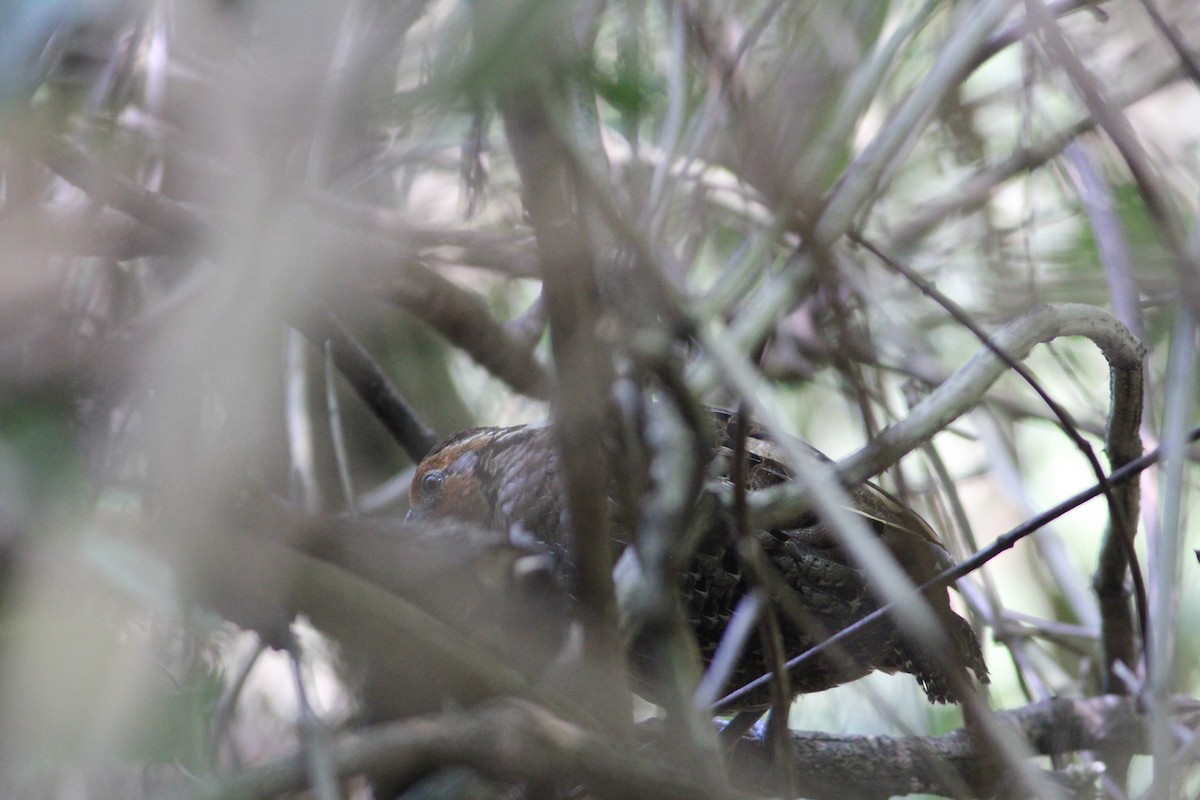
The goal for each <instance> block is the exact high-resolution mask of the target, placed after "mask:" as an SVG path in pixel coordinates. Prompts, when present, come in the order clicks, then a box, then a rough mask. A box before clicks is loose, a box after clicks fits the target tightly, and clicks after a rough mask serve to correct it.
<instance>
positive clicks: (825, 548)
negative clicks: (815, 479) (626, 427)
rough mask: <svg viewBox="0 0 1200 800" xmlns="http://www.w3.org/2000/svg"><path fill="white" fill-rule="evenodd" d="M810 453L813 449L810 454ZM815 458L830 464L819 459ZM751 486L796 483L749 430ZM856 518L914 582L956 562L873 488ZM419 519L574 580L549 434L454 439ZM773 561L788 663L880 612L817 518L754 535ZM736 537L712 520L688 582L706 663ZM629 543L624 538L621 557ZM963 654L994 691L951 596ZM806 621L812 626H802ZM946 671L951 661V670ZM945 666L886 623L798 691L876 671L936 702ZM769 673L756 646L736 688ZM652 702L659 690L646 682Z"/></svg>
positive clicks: (738, 589) (432, 475)
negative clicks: (532, 544)
mask: <svg viewBox="0 0 1200 800" xmlns="http://www.w3.org/2000/svg"><path fill="white" fill-rule="evenodd" d="M713 417H714V420H715V421H716V423H717V426H716V427H717V432H716V438H715V445H716V452H715V453H714V457H715V458H718V459H724V461H723V463H724V467H723V470H724V473H725V474H726V475H728V473H729V472H730V469H729V466H728V464H729V459H730V456H731V454H732V448H733V441H734V439H733V436H734V425H735V417H734V416H733V415H732V414H729V413H727V412H723V411H714V412H713ZM806 447H807V445H806ZM809 450H810V451H811V452H812V454H813V456H814V457H816V458H818V459H822V460H827V459H825V456H823V455H822V454H820V453H819V452H817V451H816V450H815V449H812V448H809ZM746 453H747V456H746V458H747V488H748V489H749V490H751V491H753V490H756V489H761V488H764V487H766V486H771V485H774V484H778V483H781V482H783V481H786V480H787V479H788V478H789V470H788V468H787V467H786V466H785V465H784V464H783V462H782V460H781V458H780V455H779V453H778V448H777V446H776V445H775V444H774V443H773V442H771V441H770V440H769V439H768V438H767V437H766V436H765V435H764V434H763V433H762V432H761V431H759V430H757V429H753V428H752V429H751V430H750V431H749V434H748V440H747V447H746ZM849 495H850V500H851V510H852V511H854V512H855V513H857V514H859V515H861V516H862V517H863V518H864V520H865V521H866V522H867V523H868V524H869V525H870V527H871V528H872V530H874V531H875V533H876V534H877V535H878V536H879V538H880V541H881V542H882V543H883V544H884V546H885V547H886V548H887V549H888V550H889V551H890V552H891V554H892V555H893V556H895V558H896V560H897V562H898V563H899V564H900V565H901V567H903V568H904V570H905V571H906V572H907V574H908V575H909V577H910V578H911V579H912V581H913V582H914V583H916V584H920V583H923V582H925V581H927V580H929V579H930V578H932V577H934V576H935V575H937V574H938V572H940V571H941V569H942V568H943V567H944V566H945V565H946V564H948V563H949V562H950V556H949V554H948V553H947V551H946V549H945V547H944V546H943V545H942V544H941V542H940V541H939V540H938V538H937V535H936V534H935V533H934V532H933V530H932V529H931V528H930V527H929V525H928V524H927V523H926V522H925V521H924V520H923V519H921V517H920V516H918V515H917V514H916V513H915V512H914V511H912V510H911V509H909V508H907V507H906V506H905V505H903V504H902V503H900V502H899V501H898V500H897V499H896V498H894V497H893V496H891V495H890V494H888V493H887V492H885V491H883V490H882V489H879V488H878V487H876V486H874V485H872V484H863V485H862V486H859V487H856V488H853V489H851V490H849ZM409 500H410V506H411V510H410V512H409V518H410V520H414V521H419V520H423V519H437V518H443V517H450V518H456V519H464V520H469V521H472V522H476V523H479V524H481V525H484V526H486V527H489V528H492V529H495V530H500V531H504V532H506V533H507V534H508V535H509V536H510V537H512V538H513V539H514V540H515V541H526V540H529V539H533V540H537V541H539V542H541V543H542V544H543V545H544V546H545V547H547V548H548V549H549V550H550V552H551V553H552V554H553V556H554V557H555V559H556V561H557V563H558V564H559V569H560V572H561V573H562V574H563V575H566V574H569V564H570V555H571V554H570V537H569V531H568V519H567V514H566V508H565V501H564V499H563V492H562V485H561V477H560V473H559V457H558V453H557V450H556V448H555V444H554V439H553V436H552V431H551V429H550V428H549V427H527V426H517V427H512V428H473V429H471V430H466V431H462V432H460V433H457V434H454V435H453V436H450V437H449V438H447V439H446V440H444V441H443V442H441V443H440V444H439V445H438V446H437V447H435V448H434V450H433V451H432V452H430V453H429V455H428V456H426V458H425V459H424V460H423V461H422V462H421V463H420V464H419V465H418V467H417V471H416V474H415V476H414V477H413V482H412V487H411V490H410V494H409ZM753 535H754V537H755V538H756V540H757V541H758V543H759V544H760V545H761V547H762V549H763V551H764V553H765V555H766V557H767V561H768V562H769V563H770V564H772V565H773V566H774V568H775V569H777V570H778V572H779V575H780V576H781V577H782V583H784V584H786V585H787V586H788V587H790V589H791V590H792V591H791V598H792V599H793V600H796V601H798V603H797V602H793V603H791V607H792V610H793V612H798V613H799V614H800V616H802V618H803V619H802V620H798V619H796V613H793V614H791V615H788V614H783V615H781V623H782V633H783V639H784V645H785V648H786V651H787V654H788V656H789V657H791V656H794V655H796V654H798V653H801V652H803V651H804V650H806V649H807V648H809V647H811V646H812V645H813V644H815V643H816V642H818V641H821V640H822V639H824V638H825V637H826V636H827V635H828V634H830V633H833V632H836V631H838V630H841V629H842V628H845V627H846V626H848V625H850V624H851V623H853V622H855V621H856V620H858V619H861V618H862V617H863V616H865V615H866V614H868V613H870V612H871V611H873V610H874V609H876V608H878V606H879V599H878V598H877V597H876V596H875V595H874V593H873V592H872V590H871V585H870V581H869V579H868V577H867V575H866V573H865V572H864V571H862V570H860V569H858V568H856V567H855V566H854V564H853V562H852V561H851V560H850V559H849V557H848V556H847V555H846V553H845V552H844V551H843V550H842V548H841V547H840V545H839V544H838V541H837V538H836V536H835V535H834V534H833V532H832V531H831V530H830V529H829V528H828V526H826V525H824V524H823V523H822V522H821V520H820V519H819V518H818V517H816V516H810V517H809V518H808V519H805V520H802V521H801V522H800V524H798V525H796V526H795V527H792V528H788V529H780V530H769V531H768V530H763V531H755V532H754V533H753ZM735 540H736V532H735V530H734V529H733V526H732V524H731V523H730V522H729V521H728V520H727V519H724V518H714V519H713V521H712V525H711V529H710V531H709V533H708V535H707V536H705V537H704V539H703V540H702V542H701V543H700V546H699V548H698V549H697V552H696V553H695V555H694V557H693V559H692V561H691V563H690V564H689V565H688V566H687V569H686V570H684V572H683V574H682V575H681V576H680V591H681V597H682V599H683V605H684V609H685V613H686V614H687V617H688V619H689V621H690V623H691V625H692V627H693V629H694V631H695V634H696V640H697V643H698V644H699V646H700V650H701V654H702V656H703V658H704V660H705V662H706V663H707V662H708V661H709V659H711V658H712V656H713V654H714V653H715V652H716V649H717V646H718V644H719V643H720V640H721V635H722V633H723V632H724V630H725V627H726V626H727V624H728V623H729V620H730V617H731V615H732V614H733V611H734V609H735V608H736V607H737V604H738V601H739V600H740V599H741V597H742V595H743V594H744V593H745V591H746V588H747V584H746V578H745V576H744V573H743V569H742V565H741V563H740V560H739V558H738V555H737V549H736V541H735ZM623 546H624V544H623V536H622V535H621V534H620V532H619V530H618V531H615V532H614V551H619V550H620V549H621V548H622V547H623ZM929 602H930V605H931V607H932V609H933V611H934V614H935V616H936V617H937V618H938V619H939V621H940V622H941V623H942V625H943V627H944V629H945V632H946V634H947V636H948V637H949V640H950V642H951V646H952V648H953V650H954V652H953V653H951V654H949V655H950V659H949V661H951V662H954V663H957V664H960V665H961V668H962V669H963V670H964V672H963V674H964V676H965V675H966V674H967V673H966V670H967V669H969V670H970V671H971V672H973V673H974V675H975V677H976V678H977V679H978V680H980V681H983V682H986V681H987V668H986V666H985V665H984V662H983V657H982V654H981V652H980V647H979V642H978V640H977V639H976V637H975V634H974V633H973V632H972V630H971V628H970V626H969V625H968V624H967V622H966V621H965V620H964V619H962V618H961V617H960V616H958V615H957V614H955V613H954V612H953V611H952V610H951V608H950V603H949V596H948V593H947V592H946V591H945V590H942V591H940V592H935V593H933V595H932V596H931V597H930V598H929ZM801 622H803V624H800V623H801ZM640 658H642V656H640V655H639V653H637V652H635V653H634V654H633V655H632V661H633V665H634V670H633V672H634V677H635V679H637V678H639V677H641V678H645V676H647V675H650V674H651V672H652V671H651V670H647V669H645V668H644V667H645V665H644V664H643V665H640V666H639V663H638V662H639V659H640ZM943 661H944V660H943ZM943 666H944V664H939V663H938V662H937V660H935V659H933V658H931V657H929V656H928V655H927V654H925V653H922V652H921V649H920V648H919V647H916V646H915V645H913V644H911V643H909V642H907V641H906V640H905V637H903V636H902V635H901V634H900V632H899V631H898V630H897V628H896V626H895V624H894V623H892V622H891V621H889V620H884V621H883V622H881V623H880V624H878V625H876V626H874V627H873V628H872V629H871V630H870V631H868V632H867V633H865V634H864V635H861V636H858V637H855V638H853V639H852V640H851V641H850V642H848V643H847V644H846V646H845V647H844V648H842V649H841V651H840V653H836V652H835V653H834V654H833V655H830V656H828V657H821V658H818V659H816V660H814V661H813V662H810V664H809V665H808V666H807V667H805V668H804V669H802V670H800V671H799V672H798V673H797V674H794V675H793V679H792V690H793V691H794V692H796V693H804V692H815V691H820V690H822V689H828V688H830V687H833V686H837V685H839V684H842V683H846V682H847V681H852V680H856V679H857V678H860V677H862V676H864V675H866V674H867V673H869V672H871V671H873V670H882V671H884V672H907V673H910V674H912V675H913V676H914V677H915V678H916V679H917V681H918V682H919V683H920V684H921V686H922V688H924V690H925V692H926V694H927V695H928V696H929V698H930V699H931V700H933V701H936V702H949V701H950V700H952V699H953V697H954V694H953V691H952V689H951V688H950V682H949V681H948V679H947V675H946V674H945V671H944V669H943ZM766 671H767V665H766V662H765V660H764V657H763V653H762V648H761V647H760V645H759V644H758V643H757V642H756V641H754V642H751V643H750V645H749V646H748V647H747V650H746V652H745V654H744V655H743V657H742V659H741V661H740V663H739V665H738V667H737V668H736V670H735V671H734V674H733V675H732V676H731V677H730V680H729V684H728V688H729V689H733V688H736V687H737V686H740V685H741V684H743V683H745V682H747V681H749V680H751V679H753V678H755V677H757V676H759V675H761V674H763V673H764V672H766ZM640 688H644V689H648V690H649V691H648V694H649V695H651V696H652V695H653V691H652V687H649V686H648V685H645V684H643V686H642V687H640ZM768 704H769V695H768V694H767V691H766V690H765V689H764V691H762V692H759V693H756V694H755V695H753V696H751V697H749V698H746V700H745V701H744V702H743V704H742V705H741V708H743V709H754V708H762V707H766V706H767V705H768Z"/></svg>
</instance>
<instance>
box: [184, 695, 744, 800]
mask: <svg viewBox="0 0 1200 800" xmlns="http://www.w3.org/2000/svg"><path fill="white" fill-rule="evenodd" d="M331 750H332V754H333V759H334V763H335V764H336V765H337V770H338V774H339V775H340V776H350V775H355V774H359V773H363V772H369V773H376V774H380V775H384V776H386V777H387V778H388V779H389V780H390V783H391V784H392V785H401V786H403V785H406V784H408V783H411V782H413V781H415V780H417V779H418V778H421V777H423V776H424V775H427V774H429V773H430V772H432V771H433V770H435V769H437V768H439V767H444V766H455V765H467V766H470V767H472V768H474V769H475V770H477V771H478V772H479V773H481V774H483V775H485V776H487V777H490V778H493V779H496V780H501V781H527V780H532V781H540V782H547V781H557V780H569V781H572V782H583V783H586V784H587V785H588V786H589V787H591V788H592V789H593V790H595V792H596V794H597V795H599V796H602V797H653V798H679V800H688V799H689V798H698V799H700V800H705V799H706V798H718V797H738V796H740V795H738V794H737V793H735V792H732V791H729V790H727V789H725V788H724V787H722V786H719V785H714V784H712V783H708V782H702V781H698V780H696V779H695V778H694V777H687V776H684V775H680V774H677V773H674V772H673V771H672V770H670V769H668V768H666V767H665V766H664V765H662V764H659V763H654V762H651V761H649V760H647V759H646V758H643V757H638V756H635V755H627V754H625V753H622V752H619V751H618V750H616V749H614V748H613V746H612V745H611V744H610V743H609V742H608V741H607V740H606V739H605V738H604V737H602V736H600V735H597V734H595V733H592V732H591V731H588V730H587V729H585V728H581V727H579V726H576V725H574V724H572V723H570V722H568V721H566V720H564V719H562V718H560V717H556V716H555V715H553V714H551V713H550V712H548V711H546V710H545V709H543V708H540V707H538V706H536V705H534V704H532V703H528V702H523V701H517V700H506V701H501V702H497V703H495V704H492V705H490V706H488V707H486V708H480V709H478V710H476V711H474V712H452V713H446V714H438V715H433V716H425V717H417V718H413V719H409V720H404V721H402V722H397V723H393V724H389V725H381V726H379V727H377V728H373V729H371V730H369V731H367V732H366V733H364V734H362V735H359V736H347V737H344V738H342V739H341V740H340V741H338V742H336V743H335V744H334V745H333V747H332V748H331ZM304 788H305V769H304V760H303V759H302V758H301V757H299V756H292V757H289V758H285V759H282V760H280V761H277V762H275V763H273V764H268V765H266V766H262V767H254V768H251V769H247V770H244V771H243V772H241V773H239V774H237V775H236V776H234V777H233V778H232V779H230V780H227V781H224V782H222V783H221V784H219V785H218V786H215V787H211V788H210V789H209V791H206V792H205V793H204V794H202V795H200V796H202V797H262V798H268V797H278V796H279V795H281V794H284V793H287V792H295V791H300V790H303V789H304Z"/></svg>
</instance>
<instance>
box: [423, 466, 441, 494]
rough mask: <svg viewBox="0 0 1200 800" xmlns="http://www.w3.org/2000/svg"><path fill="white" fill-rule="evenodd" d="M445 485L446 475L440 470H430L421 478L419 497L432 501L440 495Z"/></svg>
mask: <svg viewBox="0 0 1200 800" xmlns="http://www.w3.org/2000/svg"><path fill="white" fill-rule="evenodd" d="M445 485H446V473H444V472H442V471H441V470H440V469H434V470H430V471H429V472H426V473H425V476H424V477H423V478H421V496H422V497H423V498H425V499H432V498H434V497H437V496H438V495H439V494H441V493H442V487H443V486H445Z"/></svg>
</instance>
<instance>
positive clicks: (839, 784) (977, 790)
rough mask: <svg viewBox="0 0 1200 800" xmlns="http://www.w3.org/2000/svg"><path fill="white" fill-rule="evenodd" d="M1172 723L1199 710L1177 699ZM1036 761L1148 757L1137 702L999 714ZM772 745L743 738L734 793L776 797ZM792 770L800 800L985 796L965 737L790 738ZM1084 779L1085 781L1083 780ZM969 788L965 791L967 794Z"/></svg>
mask: <svg viewBox="0 0 1200 800" xmlns="http://www.w3.org/2000/svg"><path fill="white" fill-rule="evenodd" d="M1171 712H1172V714H1173V716H1174V719H1175V722H1176V723H1178V724H1183V725H1187V726H1191V725H1194V724H1195V722H1196V721H1197V718H1198V717H1200V703H1197V701H1196V700H1195V699H1194V698H1190V697H1176V698H1174V699H1173V702H1172V704H1171ZM997 717H999V718H1000V719H1001V720H1002V721H1003V722H1004V723H1005V724H1006V725H1008V726H1009V727H1010V728H1011V729H1013V730H1014V731H1017V732H1019V733H1020V736H1021V737H1022V738H1023V739H1024V740H1025V741H1026V742H1027V743H1028V745H1029V747H1030V748H1031V749H1032V750H1033V752H1034V753H1036V754H1037V755H1059V754H1065V753H1073V752H1078V751H1081V750H1100V751H1105V752H1112V751H1114V750H1115V751H1120V752H1124V753H1133V754H1136V753H1148V752H1150V736H1149V720H1148V718H1147V716H1146V715H1145V714H1144V712H1143V711H1142V710H1141V709H1140V708H1139V707H1138V703H1137V702H1136V701H1135V700H1132V699H1130V698H1127V697H1120V696H1115V695H1104V696H1100V697H1092V698H1087V699H1071V698H1055V699H1052V700H1044V701H1041V702H1038V703H1031V704H1029V705H1027V706H1022V707H1021V708H1017V709H1013V710H1010V711H1001V712H997ZM769 748H770V743H769V742H766V741H763V740H762V739H744V740H743V741H742V742H741V743H739V746H738V748H737V749H736V750H735V751H734V753H733V758H732V764H731V773H732V779H733V781H734V783H735V785H737V786H738V787H739V788H743V789H747V790H750V791H756V792H762V793H770V792H778V791H781V790H782V788H783V787H784V784H783V783H782V778H783V773H782V771H781V770H779V769H772V768H771V766H770V765H769V758H770V752H769ZM791 757H792V763H793V764H794V765H795V767H796V770H795V771H796V774H797V775H798V776H800V779H801V785H800V786H799V787H798V788H799V790H800V791H801V793H802V794H803V795H804V796H805V797H811V798H814V800H821V798H842V797H862V798H877V797H878V798H884V797H892V796H894V795H907V794H912V793H916V792H921V793H930V794H937V795H944V796H946V797H983V796H987V794H986V788H985V787H986V786H987V785H988V779H989V777H990V778H992V779H994V776H988V775H984V774H981V768H982V765H983V764H985V763H986V760H985V759H984V758H983V757H982V756H981V754H980V753H979V752H978V751H977V748H976V746H975V742H973V741H972V739H971V736H970V734H969V733H968V732H967V731H965V730H957V731H954V732H952V733H947V734H944V735H941V736H832V735H829V734H823V733H808V732H799V731H797V732H795V733H793V734H792V738H791ZM1085 777H1087V776H1085ZM964 789H966V790H967V791H964Z"/></svg>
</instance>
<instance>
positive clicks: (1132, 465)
mask: <svg viewBox="0 0 1200 800" xmlns="http://www.w3.org/2000/svg"><path fill="white" fill-rule="evenodd" d="M1198 439H1200V428H1196V429H1194V430H1193V431H1192V432H1191V434H1190V435H1189V436H1188V441H1189V442H1194V441H1196V440H1198ZM1160 456H1161V450H1154V451H1152V452H1150V453H1146V454H1145V455H1143V456H1141V457H1140V458H1137V459H1134V460H1133V461H1130V462H1129V463H1127V464H1125V465H1124V466H1122V467H1121V468H1120V469H1117V470H1114V471H1113V472H1111V473H1110V474H1109V475H1108V483H1109V484H1110V485H1116V484H1119V483H1122V482H1124V481H1127V480H1129V479H1131V478H1133V477H1134V476H1136V475H1137V474H1138V473H1140V472H1141V471H1142V470H1144V469H1146V468H1148V467H1150V466H1153V465H1154V464H1155V463H1157V462H1158V460H1159V458H1160ZM1103 493H1104V490H1103V487H1102V486H1101V485H1100V484H1094V485H1093V486H1092V487H1091V488H1089V489H1085V490H1084V491H1082V492H1079V493H1078V494H1075V495H1072V496H1071V497H1070V498H1068V499H1066V500H1064V501H1063V502H1061V503H1059V504H1058V505H1056V506H1054V507H1053V508H1050V509H1047V510H1046V511H1043V512H1042V513H1041V514H1038V515H1037V516H1035V517H1032V518H1030V519H1028V520H1026V521H1025V522H1023V523H1021V524H1020V525H1018V526H1017V527H1015V528H1013V529H1012V530H1010V531H1009V532H1008V533H1006V534H1004V535H1003V536H1001V537H999V538H998V539H996V541H995V542H993V543H992V544H991V545H989V546H988V547H987V548H985V549H983V550H980V551H979V552H978V553H976V554H975V555H973V556H972V557H971V558H968V559H966V560H965V561H962V562H961V563H959V564H958V565H957V566H954V567H952V568H950V569H947V570H945V571H943V572H942V573H941V574H939V575H938V576H937V577H936V578H934V579H933V580H931V581H928V582H926V583H923V584H921V586H919V587H917V589H916V590H915V591H919V592H922V593H924V592H936V591H939V590H941V589H944V588H945V587H947V586H949V585H950V584H951V583H953V582H954V581H956V580H958V579H959V578H961V577H963V576H964V575H968V574H970V573H971V572H974V571H975V570H977V569H979V568H980V567H981V566H983V565H984V564H986V563H987V562H989V561H991V560H992V559H993V558H995V557H996V556H998V555H1000V554H1001V553H1003V552H1004V551H1005V550H1009V549H1011V548H1012V547H1013V546H1014V545H1015V544H1016V543H1017V542H1019V541H1020V540H1021V539H1023V538H1025V537H1026V536H1028V535H1029V534H1031V533H1033V532H1035V531H1037V530H1038V529H1039V528H1041V527H1042V526H1044V525H1046V524H1047V523H1049V522H1051V521H1053V520H1056V519H1058V518H1059V517H1061V516H1062V515H1063V514H1066V513H1067V512H1068V511H1071V510H1073V509H1075V508H1077V507H1079V506H1081V505H1083V504H1084V503H1086V502H1087V501H1089V500H1091V499H1093V498H1095V497H1099V496H1100V495H1102V494H1103ZM892 607H893V603H892V602H890V601H889V602H888V603H885V604H884V605H882V606H881V607H880V608H878V609H876V610H875V611H872V612H871V613H870V614H868V615H867V616H865V617H863V618H862V619H860V620H859V621H858V622H855V623H854V624H853V625H851V626H849V627H847V628H844V629H842V630H841V631H838V632H837V633H835V634H834V635H833V636H830V637H829V638H828V639H826V640H825V641H823V642H821V643H820V644H817V645H815V646H813V647H812V648H810V649H808V650H806V651H805V652H804V653H801V654H800V655H799V656H796V657H795V658H793V659H791V660H790V661H788V665H787V666H788V669H789V670H796V669H797V668H799V667H800V666H802V665H804V664H807V663H808V662H809V661H811V660H812V659H814V658H816V657H817V656H818V655H820V654H821V653H823V652H824V651H825V650H826V649H829V648H833V647H838V646H841V645H843V644H844V643H845V641H846V640H847V639H849V638H851V637H853V636H856V635H858V634H859V633H860V632H862V631H864V630H866V629H868V628H869V627H870V626H871V625H873V624H875V623H876V622H878V621H879V620H881V619H883V617H884V615H885V614H887V613H888V612H889V611H891V609H892ZM770 679H771V676H770V675H761V676H759V677H758V678H756V679H754V680H753V681H751V682H750V683H747V684H746V685H745V686H743V687H741V688H740V689H738V690H737V691H736V692H731V693H730V694H728V695H726V696H725V697H724V698H722V699H721V701H720V702H719V703H717V704H715V705H714V706H713V713H715V714H719V713H721V710H722V709H724V708H729V707H731V706H735V705H737V703H738V701H739V700H740V699H741V698H743V697H745V696H747V695H749V694H751V693H752V692H753V691H755V690H757V689H760V688H761V687H763V686H765V685H766V684H767V682H768V681H769V680H770Z"/></svg>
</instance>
